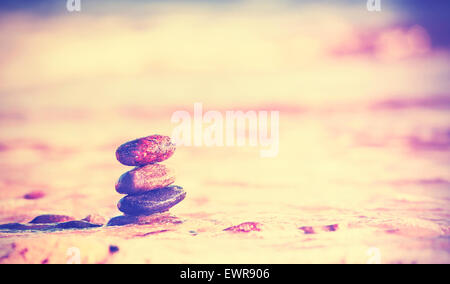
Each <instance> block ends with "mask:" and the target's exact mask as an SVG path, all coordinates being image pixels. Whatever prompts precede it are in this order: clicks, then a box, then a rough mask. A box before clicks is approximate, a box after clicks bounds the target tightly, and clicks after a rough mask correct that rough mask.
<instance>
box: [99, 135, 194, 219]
mask: <svg viewBox="0 0 450 284" xmlns="http://www.w3.org/2000/svg"><path fill="white" fill-rule="evenodd" d="M174 152H175V145H174V144H173V143H172V141H171V139H170V137H167V136H161V135H153V136H149V137H145V138H141V139H137V140H134V141H131V142H128V143H125V144H123V145H122V146H120V147H119V148H118V149H117V152H116V157H117V160H118V161H119V162H120V163H121V164H123V165H126V166H133V167H135V168H134V169H132V170H131V171H129V172H126V173H124V174H123V175H122V176H121V177H120V179H119V181H118V182H117V184H116V191H117V192H118V193H120V194H126V195H127V196H125V197H124V198H123V199H121V200H120V201H119V204H118V208H119V210H120V211H121V212H123V213H124V214H125V215H123V216H119V217H115V218H113V219H111V220H110V222H109V224H108V225H109V226H120V225H126V224H132V223H139V221H140V220H142V219H145V218H146V217H148V216H153V215H155V214H158V213H163V212H166V211H168V210H169V209H170V208H172V207H173V206H175V205H176V204H178V203H180V202H181V201H183V199H184V198H185V197H186V192H185V191H184V190H183V188H182V187H179V186H175V185H171V184H173V183H174V182H175V174H174V171H173V170H172V169H170V168H169V167H167V166H165V165H162V164H158V163H159V162H162V161H165V160H167V159H169V158H170V157H171V156H172V155H173V153H174Z"/></svg>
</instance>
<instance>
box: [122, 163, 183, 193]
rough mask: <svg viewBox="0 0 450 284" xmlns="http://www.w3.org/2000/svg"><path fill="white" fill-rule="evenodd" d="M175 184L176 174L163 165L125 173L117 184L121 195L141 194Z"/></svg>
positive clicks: (154, 165) (149, 166) (153, 165)
mask: <svg viewBox="0 0 450 284" xmlns="http://www.w3.org/2000/svg"><path fill="white" fill-rule="evenodd" d="M174 182H175V172H174V171H173V170H172V169H171V168H169V167H167V166H165V165H161V164H151V165H147V166H143V167H138V168H135V169H133V170H131V171H129V172H126V173H124V174H123V175H122V176H121V177H120V179H119V181H118V182H117V184H116V191H117V192H118V193H121V194H130V195H133V194H140V193H144V192H147V191H150V190H154V189H158V188H164V187H167V186H169V185H171V184H172V183H174Z"/></svg>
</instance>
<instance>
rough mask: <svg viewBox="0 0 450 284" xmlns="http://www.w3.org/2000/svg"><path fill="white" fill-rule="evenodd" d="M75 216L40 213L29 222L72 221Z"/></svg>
mask: <svg viewBox="0 0 450 284" xmlns="http://www.w3.org/2000/svg"><path fill="white" fill-rule="evenodd" d="M74 220H75V218H73V217H70V216H64V215H41V216H37V217H36V218H34V219H33V220H32V221H31V222H30V224H52V223H62V222H69V221H74Z"/></svg>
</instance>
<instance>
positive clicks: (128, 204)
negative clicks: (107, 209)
mask: <svg viewBox="0 0 450 284" xmlns="http://www.w3.org/2000/svg"><path fill="white" fill-rule="evenodd" d="M185 197H186V192H185V191H184V190H183V188H182V187H180V186H176V185H174V186H169V187H165V188H159V189H155V190H152V191H149V192H146V193H143V194H139V195H128V196H125V197H124V198H122V199H121V200H120V201H119V204H118V205H117V207H118V208H119V210H120V211H121V212H123V213H125V214H127V215H133V216H136V215H150V214H154V213H160V212H164V211H167V210H169V209H170V208H172V207H173V206H175V205H177V204H178V203H180V202H181V201H183V200H184V198H185Z"/></svg>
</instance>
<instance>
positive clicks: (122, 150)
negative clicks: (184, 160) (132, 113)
mask: <svg viewBox="0 0 450 284" xmlns="http://www.w3.org/2000/svg"><path fill="white" fill-rule="evenodd" d="M174 152H175V144H174V143H172V141H171V139H170V137H168V136H162V135H152V136H148V137H144V138H140V139H137V140H133V141H130V142H127V143H125V144H123V145H122V146H120V147H119V148H118V149H117V151H116V157H117V160H118V161H119V162H120V163H121V164H123V165H125V166H145V165H149V164H154V163H158V162H162V161H165V160H167V159H169V158H170V157H171V156H172V155H173V153H174Z"/></svg>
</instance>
